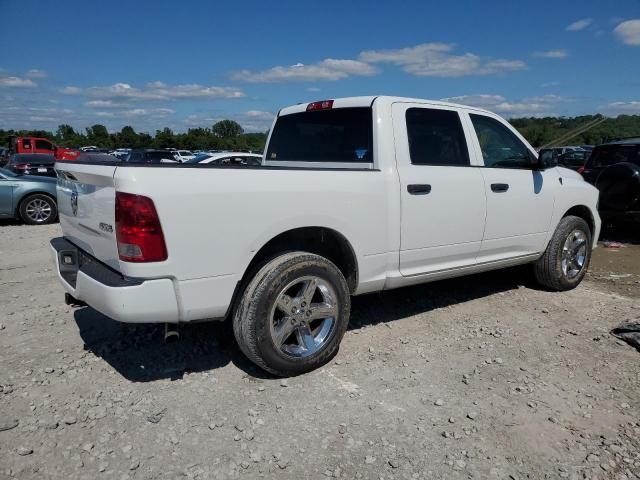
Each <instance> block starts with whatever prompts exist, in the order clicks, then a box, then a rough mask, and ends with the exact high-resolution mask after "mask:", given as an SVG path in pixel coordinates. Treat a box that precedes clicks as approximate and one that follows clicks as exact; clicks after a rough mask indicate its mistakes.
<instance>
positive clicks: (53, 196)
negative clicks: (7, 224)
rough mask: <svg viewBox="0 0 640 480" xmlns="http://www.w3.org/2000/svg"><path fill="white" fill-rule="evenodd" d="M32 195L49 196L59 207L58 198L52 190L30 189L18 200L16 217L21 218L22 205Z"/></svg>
mask: <svg viewBox="0 0 640 480" xmlns="http://www.w3.org/2000/svg"><path fill="white" fill-rule="evenodd" d="M32 195H44V196H45V197H49V198H50V199H51V200H53V202H54V203H55V204H56V208H57V207H58V199H57V198H56V196H55V195H52V194H51V192H47V191H44V190H30V191H28V192H24V193H23V194H22V195H21V196H20V197H19V198H18V199H17V201H16V205H15V211H14V216H15V218H20V207H22V203H23V202H24V201H25V200H26V199H27V198H29V197H30V196H32Z"/></svg>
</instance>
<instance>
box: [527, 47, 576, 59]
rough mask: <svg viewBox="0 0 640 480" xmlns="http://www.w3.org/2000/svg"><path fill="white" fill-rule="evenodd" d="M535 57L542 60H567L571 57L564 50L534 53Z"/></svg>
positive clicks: (557, 49)
mask: <svg viewBox="0 0 640 480" xmlns="http://www.w3.org/2000/svg"><path fill="white" fill-rule="evenodd" d="M533 56H534V57H541V58H567V57H568V56H569V52H567V51H566V50H565V49H563V48H556V49H553V50H546V51H542V52H533Z"/></svg>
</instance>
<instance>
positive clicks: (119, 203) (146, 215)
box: [116, 192, 167, 262]
mask: <svg viewBox="0 0 640 480" xmlns="http://www.w3.org/2000/svg"><path fill="white" fill-rule="evenodd" d="M116 239H117V241H118V255H119V257H120V260H124V261H125V262H162V261H163V260H166V259H167V247H166V245H165V243H164V235H163V233H162V227H161V226H160V219H159V218H158V212H156V207H155V206H154V205H153V201H152V200H151V199H150V198H149V197H144V196H142V195H133V194H131V193H123V192H116Z"/></svg>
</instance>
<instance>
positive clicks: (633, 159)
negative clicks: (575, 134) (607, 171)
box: [587, 144, 640, 168]
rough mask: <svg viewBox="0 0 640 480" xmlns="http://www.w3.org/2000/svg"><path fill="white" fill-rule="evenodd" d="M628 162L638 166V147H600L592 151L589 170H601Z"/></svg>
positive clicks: (639, 160) (639, 153) (639, 157)
mask: <svg viewBox="0 0 640 480" xmlns="http://www.w3.org/2000/svg"><path fill="white" fill-rule="evenodd" d="M622 162H629V163H635V164H636V165H640V147H639V146H638V145H633V144H630V145H600V146H598V147H596V148H594V149H593V152H592V153H591V156H590V157H589V161H588V163H587V165H588V167H589V168H603V167H608V166H610V165H615V164H616V163H622Z"/></svg>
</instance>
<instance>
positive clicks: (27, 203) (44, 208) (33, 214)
mask: <svg viewBox="0 0 640 480" xmlns="http://www.w3.org/2000/svg"><path fill="white" fill-rule="evenodd" d="M19 213H20V218H21V219H22V221H23V222H24V223H27V224H29V225H44V224H48V223H53V222H55V221H56V218H58V208H57V206H56V202H55V200H54V199H53V198H51V197H49V196H47V195H44V194H41V193H36V194H34V195H29V196H28V197H26V198H25V199H24V200H22V202H20V208H19Z"/></svg>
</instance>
